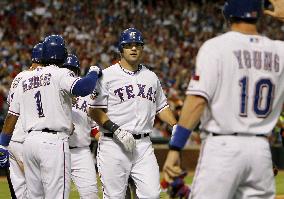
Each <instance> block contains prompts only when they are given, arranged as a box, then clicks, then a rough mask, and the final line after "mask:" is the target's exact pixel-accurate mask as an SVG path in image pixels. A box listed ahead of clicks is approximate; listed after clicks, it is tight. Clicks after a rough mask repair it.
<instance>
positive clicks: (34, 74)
mask: <svg viewBox="0 0 284 199" xmlns="http://www.w3.org/2000/svg"><path fill="white" fill-rule="evenodd" d="M70 74H72V73H70V71H69V70H68V69H63V68H58V67H57V66H54V65H51V66H47V67H39V68H37V69H35V70H34V71H31V72H29V73H28V74H27V75H26V76H25V77H24V78H23V79H22V81H21V85H20V86H18V90H17V92H16V94H17V95H18V96H19V101H18V104H19V105H20V115H21V118H22V123H23V127H24V129H25V131H29V130H42V129H44V128H48V129H50V130H55V131H65V132H70V129H71V98H70V92H71V85H72V83H73V82H74V80H76V78H74V77H71V76H72V75H70ZM17 95H16V96H17Z"/></svg>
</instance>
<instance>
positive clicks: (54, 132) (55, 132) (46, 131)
mask: <svg viewBox="0 0 284 199" xmlns="http://www.w3.org/2000/svg"><path fill="white" fill-rule="evenodd" d="M32 131H41V132H45V133H52V134H57V131H55V130H51V129H49V128H44V129H42V130H32V129H31V130H29V131H28V133H30V132H32Z"/></svg>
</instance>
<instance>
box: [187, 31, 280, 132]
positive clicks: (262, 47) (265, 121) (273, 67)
mask: <svg viewBox="0 0 284 199" xmlns="http://www.w3.org/2000/svg"><path fill="white" fill-rule="evenodd" d="M283 54H284V45H283V42H280V41H273V40H270V39H269V38H267V37H264V36H259V35H245V34H242V33H238V32H228V33H225V34H223V35H221V36H218V37H215V38H213V39H211V40H208V41H207V42H205V43H204V45H203V46H202V47H201V49H200V50H199V53H198V56H197V61H196V74H195V75H194V76H193V78H192V80H191V81H190V83H189V86H188V90H187V94H192V95H200V96H203V97H205V98H206V99H207V101H208V104H209V105H208V108H207V110H206V111H205V113H204V115H203V117H202V122H201V123H202V127H201V128H202V129H205V130H207V131H209V132H214V133H220V134H226V133H228V134H230V133H232V132H236V133H251V134H268V133H269V132H270V131H271V130H272V128H273V127H274V126H275V124H276V122H277V119H278V117H279V114H280V112H281V110H282V105H283V100H284V66H283V64H284V60H283ZM227 118H229V119H227Z"/></svg>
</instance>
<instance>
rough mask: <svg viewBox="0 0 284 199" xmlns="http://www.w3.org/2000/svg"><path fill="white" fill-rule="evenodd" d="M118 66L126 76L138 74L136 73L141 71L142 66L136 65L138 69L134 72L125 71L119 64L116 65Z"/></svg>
mask: <svg viewBox="0 0 284 199" xmlns="http://www.w3.org/2000/svg"><path fill="white" fill-rule="evenodd" d="M118 65H119V67H120V68H121V70H122V71H123V72H125V73H126V74H128V75H135V74H136V73H138V72H139V71H140V70H141V69H142V64H139V65H138V68H137V70H136V71H130V70H127V69H125V68H123V67H122V66H121V65H120V63H118Z"/></svg>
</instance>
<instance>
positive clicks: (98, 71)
mask: <svg viewBox="0 0 284 199" xmlns="http://www.w3.org/2000/svg"><path fill="white" fill-rule="evenodd" d="M92 71H95V72H96V73H97V75H98V78H100V77H101V76H102V75H103V73H102V69H101V68H100V67H99V66H90V68H89V71H88V73H90V72H92Z"/></svg>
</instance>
